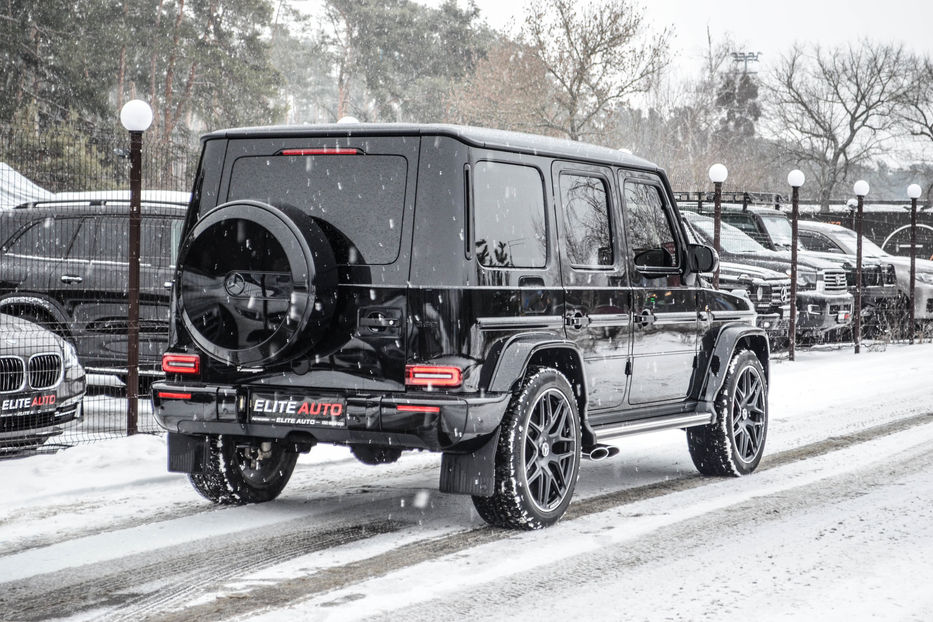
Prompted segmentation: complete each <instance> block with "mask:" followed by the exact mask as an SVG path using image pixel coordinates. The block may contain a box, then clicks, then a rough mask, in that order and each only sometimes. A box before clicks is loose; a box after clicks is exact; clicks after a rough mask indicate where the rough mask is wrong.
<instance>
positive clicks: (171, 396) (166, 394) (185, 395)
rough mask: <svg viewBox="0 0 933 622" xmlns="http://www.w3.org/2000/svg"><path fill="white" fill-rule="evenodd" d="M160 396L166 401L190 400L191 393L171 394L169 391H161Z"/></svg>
mask: <svg viewBox="0 0 933 622" xmlns="http://www.w3.org/2000/svg"><path fill="white" fill-rule="evenodd" d="M158 396H159V397H160V398H162V399H166V400H190V399H191V394H190V393H170V392H168V391H159V393H158Z"/></svg>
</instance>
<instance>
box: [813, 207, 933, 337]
mask: <svg viewBox="0 0 933 622" xmlns="http://www.w3.org/2000/svg"><path fill="white" fill-rule="evenodd" d="M798 228H799V234H800V243H801V244H802V245H803V246H804V247H805V248H806V249H807V250H813V251H828V252H838V253H844V254H848V255H855V251H856V244H857V243H858V242H857V235H856V233H855V231H852V230H851V229H847V228H845V227H843V226H840V225H831V224H829V223H824V222H815V221H810V220H807V221H804V220H801V221H800V222H799V224H798ZM862 257H863V258H864V259H866V260H868V261H882V262H884V263H888V264H892V265H893V266H894V270H895V272H896V273H897V289H898V291H899V292H901V293H902V294H903V295H904V296H908V295H909V291H910V257H901V256H899V255H891V254H890V253H887V252H885V251H883V250H882V249H881V248H880V247H879V246H878V245H877V244H875V243H874V242H872V241H871V240H869V239H868V238H867V237H865V236H864V235H863V236H862ZM916 270H917V278H916V285H915V289H914V317H915V318H916V320H917V321H925V322H929V321H931V320H933V261H928V260H926V259H917V260H916Z"/></svg>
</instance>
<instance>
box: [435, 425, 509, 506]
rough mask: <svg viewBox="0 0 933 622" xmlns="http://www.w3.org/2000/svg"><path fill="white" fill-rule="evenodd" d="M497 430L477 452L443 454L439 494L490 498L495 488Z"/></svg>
mask: <svg viewBox="0 0 933 622" xmlns="http://www.w3.org/2000/svg"><path fill="white" fill-rule="evenodd" d="M498 445H499V430H498V429H496V431H495V432H494V433H493V434H492V436H490V437H489V440H487V441H486V443H485V444H483V446H482V447H480V448H479V449H477V450H476V451H474V452H472V453H468V454H450V453H445V454H444V455H443V457H442V458H441V478H440V485H439V488H440V491H441V492H446V493H450V494H454V495H474V496H477V497H491V496H492V495H493V493H494V492H495V488H496V448H497V447H498Z"/></svg>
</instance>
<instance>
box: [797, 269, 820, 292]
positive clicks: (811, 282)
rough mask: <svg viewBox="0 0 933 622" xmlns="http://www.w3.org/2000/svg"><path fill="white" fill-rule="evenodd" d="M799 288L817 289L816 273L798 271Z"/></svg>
mask: <svg viewBox="0 0 933 622" xmlns="http://www.w3.org/2000/svg"><path fill="white" fill-rule="evenodd" d="M797 287H802V288H803V289H815V288H816V272H807V271H801V270H798V271H797Z"/></svg>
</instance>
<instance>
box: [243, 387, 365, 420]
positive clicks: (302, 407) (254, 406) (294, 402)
mask: <svg viewBox="0 0 933 622" xmlns="http://www.w3.org/2000/svg"><path fill="white" fill-rule="evenodd" d="M249 420H250V422H251V423H269V424H273V425H295V426H325V427H329V428H342V427H346V425H347V402H346V400H343V399H339V398H330V397H311V396H304V395H292V394H285V393H253V394H252V395H251V396H250V399H249Z"/></svg>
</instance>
